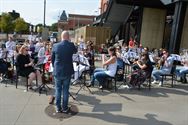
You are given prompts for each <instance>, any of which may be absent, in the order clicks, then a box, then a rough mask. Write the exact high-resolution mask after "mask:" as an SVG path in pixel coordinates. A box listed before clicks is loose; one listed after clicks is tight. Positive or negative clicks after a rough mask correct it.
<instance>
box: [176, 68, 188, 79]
mask: <svg viewBox="0 0 188 125" xmlns="http://www.w3.org/2000/svg"><path fill="white" fill-rule="evenodd" d="M186 73H188V69H184V68H181V69H176V75H177V76H179V77H185V74H186Z"/></svg>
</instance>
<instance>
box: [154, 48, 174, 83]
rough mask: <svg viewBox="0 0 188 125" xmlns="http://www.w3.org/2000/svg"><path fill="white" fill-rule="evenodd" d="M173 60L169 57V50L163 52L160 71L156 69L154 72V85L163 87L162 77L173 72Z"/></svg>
mask: <svg viewBox="0 0 188 125" xmlns="http://www.w3.org/2000/svg"><path fill="white" fill-rule="evenodd" d="M173 61H174V60H173V58H172V57H171V56H169V53H168V51H167V50H165V49H164V50H163V56H162V57H161V59H160V67H161V68H160V69H155V70H154V71H153V72H152V77H153V79H154V81H153V82H152V84H155V83H159V86H161V85H162V77H161V75H163V74H169V73H170V72H171V69H172V66H173Z"/></svg>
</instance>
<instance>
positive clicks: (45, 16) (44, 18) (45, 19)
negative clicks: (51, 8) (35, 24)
mask: <svg viewBox="0 0 188 125" xmlns="http://www.w3.org/2000/svg"><path fill="white" fill-rule="evenodd" d="M45 21H46V0H44V24H43V25H44V27H46V24H45Z"/></svg>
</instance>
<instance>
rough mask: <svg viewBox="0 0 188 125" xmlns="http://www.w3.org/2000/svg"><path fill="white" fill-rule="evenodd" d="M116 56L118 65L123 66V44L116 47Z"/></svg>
mask: <svg viewBox="0 0 188 125" xmlns="http://www.w3.org/2000/svg"><path fill="white" fill-rule="evenodd" d="M116 56H117V65H118V67H119V68H123V59H122V52H121V46H119V45H118V46H117V47H116Z"/></svg>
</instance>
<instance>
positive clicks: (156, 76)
mask: <svg viewBox="0 0 188 125" xmlns="http://www.w3.org/2000/svg"><path fill="white" fill-rule="evenodd" d="M163 74H165V73H164V71H163V70H154V71H153V72H152V77H153V79H154V80H156V81H157V80H159V81H162V76H161V75H163Z"/></svg>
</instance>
